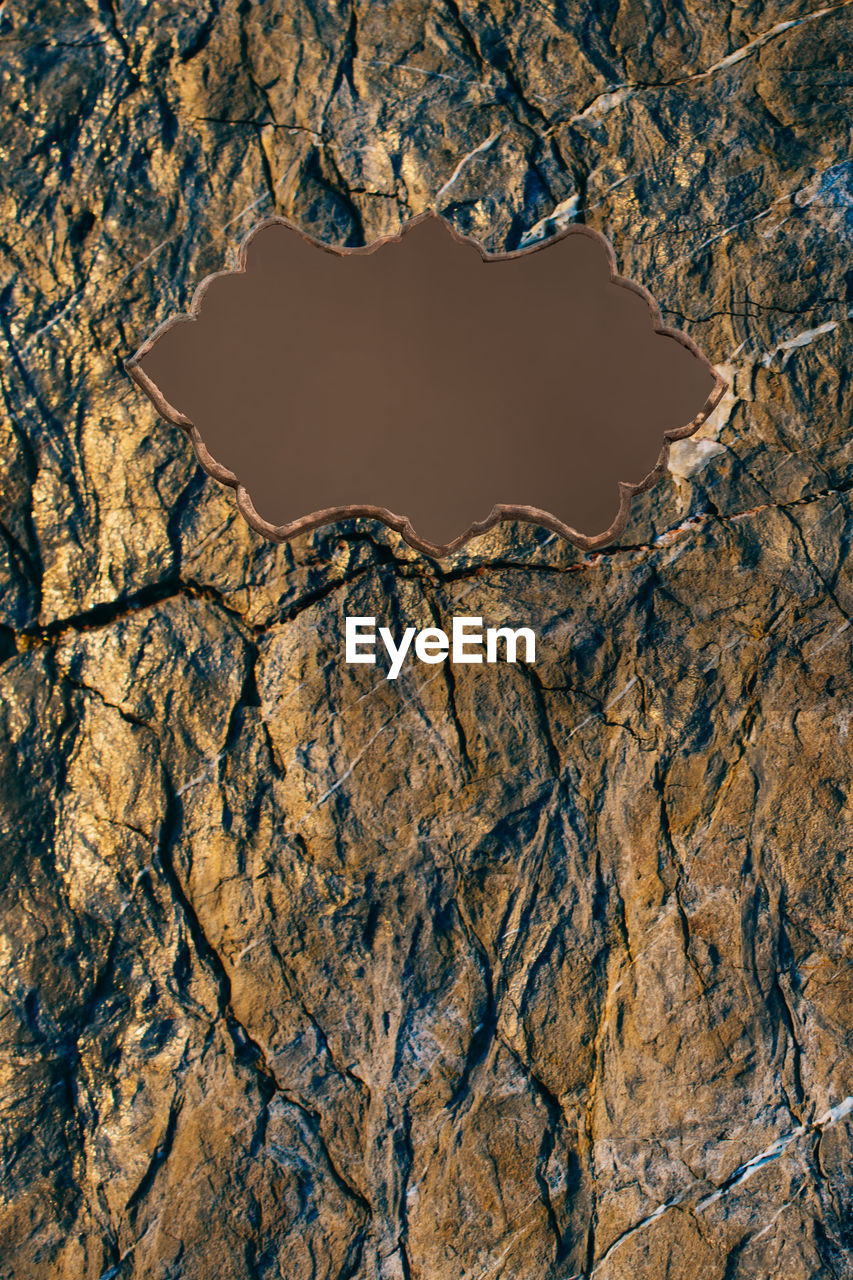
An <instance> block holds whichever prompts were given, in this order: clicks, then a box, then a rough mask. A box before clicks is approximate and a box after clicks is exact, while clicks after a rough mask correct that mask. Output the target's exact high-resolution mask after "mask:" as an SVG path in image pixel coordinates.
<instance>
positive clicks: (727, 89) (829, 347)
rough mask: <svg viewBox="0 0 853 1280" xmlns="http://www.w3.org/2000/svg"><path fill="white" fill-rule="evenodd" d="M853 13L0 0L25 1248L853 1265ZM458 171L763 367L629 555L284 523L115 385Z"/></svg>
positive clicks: (307, 1257) (426, 1264) (40, 1255)
mask: <svg viewBox="0 0 853 1280" xmlns="http://www.w3.org/2000/svg"><path fill="white" fill-rule="evenodd" d="M850 14H851V9H850V7H849V5H845V4H839V5H836V6H828V7H824V8H819V9H817V8H816V9H813V10H811V11H810V10H809V9H808V8H807V7H806V6H805V5H802V4H799V3H772V4H765V5H752V6H743V5H741V6H735V7H734V8H733V7H731V6H726V7H725V8H723V7H722V6H720V5H714V6H712V7H711V9H710V10H708V9H707V8H701V7H697V6H687V7H685V5H684V4H679V5H676V6H675V7H668V8H666V9H664V8H663V7H662V6H660V5H652V6H650V7H647V8H646V9H641V7H640V6H638V5H636V4H630V3H628V4H626V3H623V4H620V5H615V4H612V5H608V4H605V5H604V6H603V7H596V8H595V9H593V8H591V7H588V8H586V9H572V10H571V11H570V10H568V9H566V8H565V7H560V6H557V7H551V8H548V7H547V6H541V5H530V6H515V7H512V6H509V7H507V6H500V5H495V6H492V7H491V8H488V7H485V6H483V5H474V4H471V5H461V6H458V5H451V6H447V7H443V8H442V7H438V8H433V7H429V6H422V5H414V4H406V3H394V4H388V5H386V4H381V5H376V6H372V7H369V8H367V7H365V8H361V7H359V8H356V7H345V8H343V7H339V6H334V5H333V6H327V7H320V6H318V7H316V8H312V7H311V6H310V5H308V4H305V3H300V4H299V5H296V6H285V5H283V4H280V3H278V0H275V2H274V3H271V4H266V5H256V4H241V5H238V4H236V3H232V2H231V0H226V2H225V3H222V4H212V3H211V4H207V3H203V4H200V5H189V4H184V3H178V4H173V5H169V6H166V5H163V4H161V3H156V2H155V3H153V4H146V5H139V4H133V3H130V4H127V5H113V4H98V5H96V4H94V3H91V4H86V3H83V2H82V0H74V2H73V3H71V4H64V5H58V4H55V3H43V4H42V5H40V6H38V7H37V6H35V5H30V4H26V3H24V4H21V5H17V6H12V5H6V6H4V8H3V12H2V17H0V23H2V41H3V59H2V66H3V72H2V74H3V83H4V90H5V98H6V102H7V103H8V104H9V105H8V107H7V112H6V125H5V128H4V144H3V166H2V170H0V175H2V176H0V182H2V210H3V215H4V216H3V224H2V226H3V229H2V239H3V246H4V252H5V257H6V269H5V272H4V280H5V281H6V283H5V284H4V288H3V296H2V311H0V315H2V321H3V326H4V334H5V338H6V341H7V345H8V357H7V359H6V361H5V363H4V367H3V373H2V389H3V397H4V408H3V419H2V426H0V432H2V437H1V439H2V443H1V444H0V457H2V464H0V465H2V481H3V488H2V496H0V534H2V537H0V557H2V587H0V591H2V594H0V609H2V616H0V624H2V629H0V660H2V665H0V719H2V725H0V751H2V757H3V758H2V763H0V849H2V857H3V880H4V888H5V900H4V912H3V923H4V931H3V936H2V952H1V953H0V975H2V976H0V1002H2V1011H0V1037H2V1057H0V1064H2V1065H0V1105H2V1124H0V1135H1V1136H2V1147H0V1159H1V1160H2V1169H3V1181H2V1203H0V1275H2V1276H4V1277H14V1278H15V1280H47V1278H48V1277H50V1278H51V1280H54V1278H58V1280H72V1278H73V1280H127V1278H130V1277H133V1278H134V1280H142V1278H143V1277H144V1278H145V1280H150V1278H158V1280H167V1278H169V1277H174V1278H177V1277H178V1276H180V1277H183V1278H186V1280H202V1278H203V1277H211V1278H212V1277H216V1278H217V1280H230V1278H232V1277H233V1278H234V1280H242V1278H243V1277H270V1278H272V1277H287V1280H303V1278H306V1280H307V1277H315V1278H316V1280H321V1278H322V1280H333V1278H339V1280H340V1278H343V1277H349V1278H350V1280H380V1278H381V1280H392V1278H393V1280H397V1278H398V1277H399V1278H400V1280H462V1278H463V1277H464V1280H539V1278H540V1277H542V1278H543V1280H544V1278H545V1277H550V1278H551V1280H570V1277H575V1278H576V1280H577V1278H578V1277H583V1280H592V1278H593V1277H595V1280H622V1277H624V1276H633V1277H637V1278H638V1280H639V1278H641V1280H663V1277H670V1278H671V1280H693V1278H694V1277H703V1280H704V1277H709V1278H713V1280H817V1278H818V1277H820V1278H823V1277H853V1238H852V1237H851V1226H850V1224H851V1220H853V1194H852V1193H851V1186H853V1184H851V1175H850V1135H851V1129H850V1121H851V1115H853V1110H851V1108H853V1102H851V1095H853V1071H851V1025H853V1013H851V1010H853V971H851V965H850V927H849V922H850V916H851V908H853V900H852V899H853V892H852V891H851V854H850V831H851V809H850V778H851V741H853V738H851V734H850V732H849V730H850V721H851V674H850V645H851V640H852V639H853V630H851V628H850V620H851V617H853V612H851V610H852V609H853V582H851V576H850V558H849V555H848V550H849V541H850V529H851V518H853V513H852V512H851V501H850V487H851V478H852V477H853V469H851V461H852V460H853V459H851V449H850V411H851V390H850V388H851V385H853V383H851V378H850V341H849V337H850V333H849V330H850V326H849V319H848V311H849V308H850V298H849V236H850V228H851V202H853V186H851V175H852V174H853V170H851V165H850V160H849V150H848V121H849V118H850V114H851V85H850V77H851V71H850V67H851V59H850V32H851V19H850ZM430 205H433V206H435V207H438V208H440V209H441V211H442V212H443V214H444V215H445V216H446V217H447V218H448V219H450V220H451V221H452V222H453V223H454V225H455V226H457V227H458V228H459V229H460V230H461V231H463V232H465V233H466V234H471V235H474V236H476V237H477V238H478V239H481V240H482V241H483V242H484V243H485V244H486V245H487V247H492V248H496V249H497V248H507V249H508V248H513V247H515V246H517V245H520V244H521V243H523V242H529V241H530V240H531V239H535V237H536V236H539V235H544V234H547V233H549V231H550V230H553V229H555V228H556V227H557V226H559V225H560V224H561V221H562V220H564V219H572V218H575V219H579V218H583V219H584V220H585V221H586V222H587V223H588V224H589V225H591V226H594V227H597V228H599V229H601V230H602V231H603V232H604V233H605V234H606V235H607V236H608V238H609V239H610V240H611V241H612V242H613V244H614V246H615V249H616V253H617V257H618V258H619V266H620V270H622V271H623V272H624V273H625V274H626V275H629V276H631V277H632V278H635V279H637V280H640V281H642V282H643V284H645V285H646V286H647V287H648V288H649V289H650V290H651V291H652V292H653V293H654V295H655V297H656V298H657V299H658V300H659V301H660V303H661V305H662V307H664V308H665V309H666V310H665V319H666V320H667V322H668V323H672V324H673V325H675V326H677V327H682V328H684V329H685V330H686V331H687V332H688V333H689V334H690V335H691V336H692V337H693V338H694V339H695V340H696V342H697V343H698V345H699V346H700V347H701V349H702V350H703V351H704V352H706V353H707V354H708V355H709V357H710V358H712V359H713V360H714V361H715V363H716V364H717V365H718V366H719V367H721V369H722V371H723V373H724V376H725V377H726V379H727V381H728V382H729V384H730V388H731V390H730V393H729V395H728V396H727V398H726V400H725V401H724V402H723V404H722V405H721V406H720V407H719V408H718V409H717V410H716V411H715V414H714V416H713V418H712V419H711V420H710V421H709V423H708V424H707V425H706V427H705V428H703V429H702V432H701V433H700V436H701V439H692V440H689V441H685V442H683V444H682V445H681V446H680V447H679V449H678V450H674V453H673V458H672V467H671V470H672V480H671V483H670V484H669V485H661V486H659V487H658V489H657V490H655V491H654V492H653V493H651V494H648V495H645V496H644V497H643V498H642V499H641V500H638V502H637V503H636V504H635V510H634V512H633V517H632V522H631V524H630V526H629V527H628V529H627V530H626V532H625V535H624V537H623V538H622V540H621V542H620V544H619V545H617V546H615V547H614V548H612V549H608V551H607V553H605V554H597V555H584V554H582V553H581V552H579V551H576V550H574V549H572V548H571V547H569V546H566V545H562V544H561V543H559V542H558V540H557V539H554V538H552V537H550V536H549V535H547V534H545V533H544V532H541V531H537V530H536V529H534V528H526V529H525V528H521V527H519V528H517V529H516V528H514V527H505V528H502V529H496V530H492V531H491V532H490V533H489V534H488V535H486V536H485V537H483V538H482V539H480V540H479V541H477V542H475V543H472V544H470V545H469V546H468V547H467V548H466V549H465V551H464V552H460V553H458V554H457V555H455V556H454V557H452V558H451V559H450V560H449V561H448V562H447V563H446V564H444V565H442V566H441V568H438V567H436V566H435V565H433V564H431V563H430V562H428V561H426V560H425V559H424V558H422V557H420V556H419V555H418V554H416V553H415V552H414V551H412V550H411V549H409V548H407V547H406V546H405V545H404V544H403V543H402V542H401V541H400V540H399V538H398V537H397V536H396V535H394V534H393V533H392V532H390V531H388V530H385V529H383V528H382V527H380V526H376V525H372V524H370V523H369V522H353V523H352V524H348V525H342V526H337V527H335V528H334V529H331V530H328V531H325V532H323V533H322V534H316V535H311V536H306V537H305V538H303V539H301V540H299V541H297V542H295V543H294V544H292V545H290V546H273V545H272V544H268V543H265V542H264V541H262V539H261V538H260V537H258V536H256V535H254V534H252V533H251V531H249V530H248V529H247V528H246V527H245V525H244V524H243V522H242V521H241V520H240V519H239V517H237V515H236V512H235V510H234V508H233V505H232V502H231V500H230V499H229V497H228V496H227V495H226V494H224V493H222V492H220V491H219V490H217V489H216V487H215V486H214V485H213V484H212V483H211V482H209V481H207V480H205V479H204V478H203V477H202V476H201V475H200V473H199V472H198V470H197V469H196V468H195V467H194V465H193V461H192V458H191V455H190V450H189V446H188V445H187V444H186V443H185V442H184V440H183V438H182V437H181V436H180V434H179V433H178V432H177V431H176V430H175V429H173V428H171V427H168V426H167V425H165V424H163V423H162V422H159V421H158V420H157V419H156V417H155V415H154V413H153V411H150V410H148V409H146V408H145V405H144V403H141V402H140V399H139V397H138V395H137V393H136V391H135V389H134V388H133V387H132V385H131V384H130V382H129V381H128V380H127V379H126V377H125V375H124V372H123V367H122V360H123V359H125V358H126V357H127V356H128V355H129V354H130V353H131V352H132V351H133V350H135V349H136V347H138V345H139V343H140V342H141V341H142V339H143V338H144V337H145V336H146V335H147V334H149V333H150V332H152V330H153V329H154V327H155V326H156V324H157V323H159V322H160V321H161V320H163V319H164V318H165V317H166V316H167V315H169V314H172V313H173V312H174V311H176V310H182V309H185V307H186V304H187V302H188V300H189V298H190V296H191V294H192V291H193V289H194V287H195V285H196V284H197V283H198V281H199V280H200V279H202V278H203V276H204V275H206V274H207V273H209V272H210V271H213V270H216V269H219V268H221V267H223V266H224V265H226V264H227V262H228V260H229V253H231V252H232V251H233V250H234V248H235V246H236V245H237V243H238V242H239V240H240V239H241V238H242V235H243V234H244V232H245V231H246V230H247V229H248V227H249V226H251V224H252V222H253V221H255V220H258V219H259V218H260V217H262V216H263V215H264V214H266V213H271V212H274V211H278V212H280V213H282V214H284V215H285V216H287V217H289V218H293V219H294V220H295V221H297V222H299V223H300V224H302V225H304V226H305V227H306V228H307V229H309V230H310V231H311V232H312V233H313V234H315V235H317V236H320V237H322V238H325V239H328V240H331V241H335V242H337V243H360V242H363V241H365V240H368V239H375V238H376V237H377V236H379V235H380V234H384V233H387V232H394V231H396V230H397V229H398V228H399V226H400V225H401V223H402V221H403V220H404V219H405V218H406V217H408V216H409V215H410V214H411V213H417V212H420V211H421V210H423V209H424V208H426V207H428V206H430ZM346 613H359V614H362V613H368V614H370V613H375V614H377V615H379V614H381V615H382V617H383V618H385V619H388V620H389V624H391V625H397V624H398V623H399V621H400V620H401V619H403V618H405V619H407V620H408V621H409V622H410V623H411V624H413V625H418V626H426V625H431V624H435V622H436V621H440V620H449V618H450V617H451V616H452V615H453V614H454V613H456V614H461V613H465V614H470V615H482V616H483V617H484V618H487V619H488V620H489V622H491V623H493V624H495V625H498V624H499V623H500V622H501V621H512V622H513V624H514V625H520V624H522V623H523V624H526V625H530V626H533V627H535V629H536V631H537V633H538V636H539V647H538V652H537V662H536V663H535V665H529V664H523V663H520V664H518V665H516V666H510V665H504V664H499V665H495V666H483V667H480V668H476V667H467V668H466V667H455V668H451V667H447V666H439V667H434V668H427V667H423V666H420V665H418V664H408V665H406V666H405V667H404V669H403V671H402V673H401V675H400V678H399V679H398V680H397V681H396V682H391V681H387V680H385V679H384V672H383V671H382V669H381V668H379V667H376V668H371V667H359V666H351V667H347V666H345V665H344V664H343V663H342V662H341V658H340V654H341V642H342V625H343V617H344V615H345V614H346Z"/></svg>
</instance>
